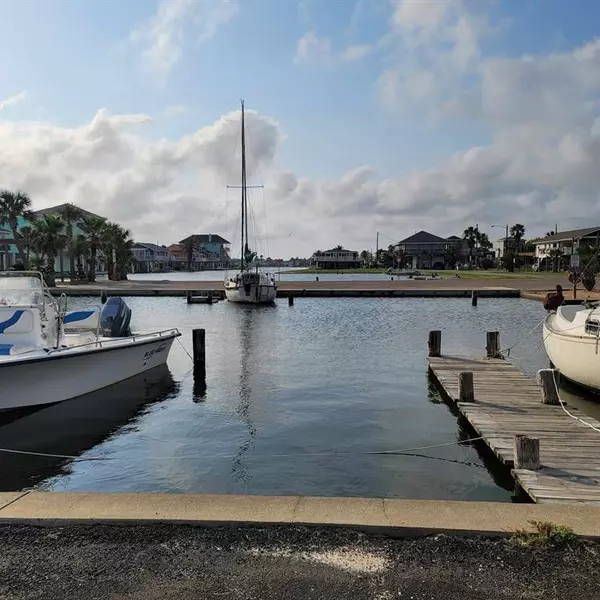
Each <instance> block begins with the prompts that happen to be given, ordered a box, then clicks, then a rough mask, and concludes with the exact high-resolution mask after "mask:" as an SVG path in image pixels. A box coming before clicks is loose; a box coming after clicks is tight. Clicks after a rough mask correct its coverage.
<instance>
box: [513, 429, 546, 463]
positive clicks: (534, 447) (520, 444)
mask: <svg viewBox="0 0 600 600" xmlns="http://www.w3.org/2000/svg"><path fill="white" fill-rule="evenodd" d="M514 444H515V445H514V448H515V455H514V462H515V469H529V470H530V471H537V470H538V469H539V468H540V440H539V439H538V438H531V437H528V436H526V435H515V438H514Z"/></svg>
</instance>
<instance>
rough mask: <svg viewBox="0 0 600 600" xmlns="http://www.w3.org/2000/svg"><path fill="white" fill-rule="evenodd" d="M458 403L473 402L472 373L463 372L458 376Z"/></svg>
mask: <svg viewBox="0 0 600 600" xmlns="http://www.w3.org/2000/svg"><path fill="white" fill-rule="evenodd" d="M458 401H459V402H475V391H474V388H473V373H472V371H463V372H462V373H459V374H458Z"/></svg>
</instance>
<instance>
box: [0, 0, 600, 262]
mask: <svg viewBox="0 0 600 600" xmlns="http://www.w3.org/2000/svg"><path fill="white" fill-rule="evenodd" d="M175 4H180V5H183V4H189V3H188V2H186V0H183V2H177V0H166V1H163V2H157V1H156V0H140V1H117V0H112V1H111V0H105V1H102V2H99V1H91V0H79V1H72V2H68V1H65V0H63V1H58V0H32V1H28V2H14V1H12V0H0V10H1V11H2V15H3V22H4V23H5V27H4V28H3V34H2V36H0V54H1V55H2V56H3V57H4V59H3V60H2V61H1V63H0V103H1V102H2V101H3V100H6V99H11V98H13V99H14V98H15V97H18V100H17V101H11V102H9V103H7V105H6V106H4V107H3V108H2V109H1V113H0V119H1V120H3V121H13V122H20V123H26V122H36V123H38V125H39V124H40V123H45V124H48V125H51V126H52V127H56V128H64V129H73V130H77V128H80V127H82V126H84V125H85V124H87V123H90V121H91V120H92V119H93V117H94V115H95V114H96V113H97V111H98V110H99V109H103V108H104V109H106V110H107V111H108V113H110V114H111V115H121V114H128V115H130V114H136V115H140V114H144V115H148V116H149V117H151V119H152V122H151V123H148V124H147V125H146V126H144V127H143V128H140V129H136V131H135V135H136V136H139V137H140V138H141V139H147V140H154V141H156V140H159V139H161V138H166V139H168V140H171V141H173V142H174V143H175V142H178V141H181V140H182V139H183V138H185V136H189V135H191V134H192V133H193V132H197V131H198V130H200V129H201V128H204V127H209V126H211V125H212V124H213V123H215V122H217V121H218V120H219V119H220V118H221V116H222V115H224V114H227V113H230V112H231V111H236V110H237V108H238V102H239V98H240V97H243V98H244V99H245V100H246V104H247V107H248V108H250V109H253V110H255V111H256V112H257V113H258V115H261V116H265V117H269V118H270V119H273V120H274V121H276V123H277V127H278V131H279V132H280V134H281V135H282V136H285V139H284V141H283V142H281V144H279V146H278V147H277V150H276V151H274V153H273V155H272V156H270V160H269V165H268V166H269V168H272V169H273V170H274V171H275V170H279V171H285V172H293V174H294V177H295V178H296V179H297V180H298V181H300V180H307V181H311V182H319V181H326V182H330V183H332V182H339V181H340V180H343V178H344V177H347V176H348V175H347V174H348V173H351V172H352V171H353V170H355V169H357V168H359V167H361V166H364V165H369V166H370V167H371V168H372V170H373V171H374V173H376V177H377V182H376V183H377V185H375V183H374V184H373V187H374V189H375V188H376V190H375V191H374V190H373V189H369V190H363V191H364V197H362V198H360V199H356V203H355V204H356V206H358V205H360V206H365V205H368V203H369V201H370V194H375V193H376V194H378V199H377V200H373V202H375V204H374V205H373V206H375V205H377V206H379V205H380V204H381V203H382V201H381V197H383V196H385V197H386V201H389V202H392V203H393V201H392V200H390V199H389V198H388V196H387V195H386V192H385V190H383V191H382V189H383V188H382V187H381V186H382V182H383V184H385V182H386V181H387V180H393V181H394V182H395V183H396V184H397V185H402V186H404V187H403V192H401V193H400V192H399V195H406V188H408V189H409V190H411V189H412V188H411V185H412V186H413V187H414V185H416V183H415V184H412V183H411V181H412V179H413V178H415V177H416V176H417V175H415V174H421V179H422V178H423V177H425V175H423V174H425V173H429V177H430V179H429V181H428V182H425V183H423V182H422V181H421V180H419V181H420V187H419V192H418V194H417V193H415V196H417V195H420V194H423V193H424V192H423V187H427V186H430V185H432V184H431V182H432V181H433V182H435V181H438V180H439V178H440V177H441V176H442V175H443V176H444V177H447V175H448V174H447V168H449V167H443V168H442V167H440V165H446V164H447V161H448V160H451V157H453V156H456V155H460V154H461V153H466V152H468V151H469V149H472V148H478V147H483V148H486V149H496V148H497V146H498V140H499V138H500V137H502V134H501V132H500V131H501V130H500V128H499V126H500V125H502V131H509V130H510V131H513V129H514V130H515V131H516V125H517V124H518V125H519V130H520V131H521V132H522V131H523V123H517V121H519V118H518V114H519V113H518V107H515V110H514V111H513V112H511V115H512V116H511V119H512V121H511V122H509V123H508V124H506V123H505V119H506V118H508V117H507V116H506V115H502V119H501V120H502V122H501V123H500V122H499V121H498V118H497V115H498V111H497V110H496V108H493V109H490V108H489V105H488V106H486V102H488V99H489V98H490V92H489V90H490V89H492V88H493V82H492V84H490V80H489V78H488V80H487V85H488V89H486V87H485V86H486V79H485V77H484V75H483V74H484V73H487V72H491V71H486V69H493V68H494V64H496V63H493V61H494V60H496V61H498V60H501V59H505V60H507V61H509V63H507V65H508V66H507V67H506V69H509V68H512V67H513V66H514V67H515V68H529V67H528V65H526V67H523V64H522V61H523V57H526V56H527V57H531V58H530V59H527V60H531V61H533V64H538V63H539V64H540V65H541V67H540V68H541V70H540V71H538V73H543V74H545V73H547V69H546V67H545V66H544V65H545V64H546V63H544V62H543V61H545V60H546V59H547V58H548V57H549V56H552V55H555V54H559V55H561V56H565V57H571V59H572V60H576V58H573V56H574V54H575V53H576V51H577V48H581V47H583V46H585V45H586V44H590V43H592V42H593V40H594V39H595V38H596V37H597V36H598V35H599V34H600V3H598V2H594V1H591V0H579V1H575V2H566V1H565V0H521V1H517V0H505V1H495V2H487V1H486V0H478V1H476V2H475V1H467V0H465V1H464V2H461V1H459V0H448V1H447V2H444V1H443V0H431V1H430V0H356V1H352V0H337V1H336V0H300V1H299V0H242V1H239V2H235V3H229V4H228V6H227V7H225V8H224V7H223V6H219V5H222V4H223V3H220V2H219V1H218V0H206V1H204V2H194V3H191V4H193V6H192V7H190V8H185V9H181V11H180V13H178V10H179V9H177V8H175V9H174V8H173V6H169V5H175ZM440 7H441V9H440ZM170 9H171V10H174V13H178V14H182V15H183V16H182V17H181V16H179V17H174V18H173V19H174V22H175V25H173V23H171V25H169V23H167V24H166V27H167V33H168V35H169V36H170V37H169V44H170V46H169V49H167V50H168V51H169V52H171V51H172V50H173V48H174V49H175V50H174V51H175V55H176V56H175V58H173V55H171V59H169V60H170V62H169V61H168V62H169V64H168V66H166V67H165V64H164V63H163V64H162V66H161V65H157V61H156V60H154V59H156V56H154V59H152V58H149V57H148V48H150V47H151V46H152V45H153V44H157V43H158V44H159V46H158V47H159V50H160V40H158V42H157V36H158V35H159V34H160V32H158V31H157V30H154V31H153V30H152V23H154V24H155V25H156V22H157V19H159V18H160V16H161V14H163V13H164V11H168V10H170ZM161 11H163V13H161ZM219 11H220V12H219ZM432 11H433V12H432ZM438 13H439V15H438V16H436V15H437V14H438ZM215 15H216V16H215ZM432 15H433V16H432ZM163 16H164V15H163ZM153 19H154V21H153ZM177 19H180V20H179V21H178V20H177ZM424 19H425V20H424ZM167 21H168V19H167ZM162 25H163V26H165V23H163V24H162ZM161 31H162V32H163V33H164V30H163V29H161ZM457 32H458V33H457ZM153 36H154V37H153ZM163 41H164V40H163ZM351 48H354V49H355V50H356V52H357V54H355V55H354V58H353V59H350V58H348V57H350V56H352V51H351V50H350V49H351ZM361 48H362V51H361ZM163 50H164V48H163ZM361 52H362V53H363V54H364V56H361V57H359V56H358V55H359V54H361ZM453 53H455V54H456V61H454V62H452V63H448V64H446V63H445V60H446V56H447V55H450V54H453ZM161 60H162V58H161ZM594 60H595V59H594ZM510 61H512V62H510ZM457 65H459V66H457ZM590 68H591V67H590ZM552 69H554V66H552ZM505 72H506V70H503V71H502V73H503V74H504V73H505ZM423 73H426V74H429V75H430V77H429V79H427V81H426V82H425V83H424V84H423V85H424V86H425V87H424V88H423V90H422V91H419V92H418V93H416V92H415V90H421V88H420V87H419V81H421V79H420V77H421V76H422V75H423ZM553 75H554V72H553ZM540 76H541V75H540ZM590 76H591V75H590ZM544 77H545V75H544ZM586 77H587V75H586ZM386 81H387V82H388V85H387V87H386V84H385V82H386ZM494 81H497V78H495V79H494ZM509 81H513V79H510V80H509ZM544 81H546V80H545V79H544ZM579 84H581V87H582V92H581V94H579V93H578V94H577V97H576V99H575V101H580V102H581V104H582V106H583V105H584V104H585V103H586V102H590V101H594V100H597V98H598V89H597V87H595V83H594V85H591V86H590V85H588V84H587V83H586V82H585V77H584V80H583V82H581V81H579V80H578V83H577V85H579ZM556 85H557V86H558V84H556ZM523 86H525V87H526V83H525V84H521V89H519V90H516V91H515V93H514V94H513V93H512V91H511V90H510V89H508V93H509V94H511V95H510V98H511V99H512V98H518V95H519V94H522V93H524V92H525V91H526V90H523V89H522V88H523ZM392 89H393V90H394V91H393V92H392V91H390V90H392ZM557 89H558V88H557ZM385 90H387V92H386V91H385ZM492 91H493V92H494V94H497V93H498V90H497V89H495V88H494V89H493V90H492ZM533 91H535V90H533ZM23 92H24V93H23ZM544 93H545V97H546V98H547V97H548V94H550V96H551V95H552V94H553V93H554V88H552V89H550V90H549V91H548V90H546V91H545V92H544ZM557 93H559V92H557ZM19 94H21V96H19ZM559 96H560V94H559ZM386 98H387V99H386ZM494 101H496V99H495V98H494ZM0 106H2V104H0ZM540 110H543V107H540ZM582 110H583V109H582ZM515 114H516V115H517V117H515V116H514V115H515ZM586 116H589V115H587V113H586ZM548 119H549V120H550V119H554V120H555V121H556V118H555V115H554V113H549V114H548ZM559 120H560V119H559ZM513 125H514V128H513ZM526 125H527V126H529V123H527V124H526ZM591 126H592V125H591V122H590V127H591ZM36 131H37V133H36V135H39V131H38V130H36ZM569 133H572V132H570V130H568V129H563V130H562V131H560V132H554V133H553V135H554V136H555V137H554V138H553V140H554V141H556V142H557V141H558V139H559V137H556V136H562V137H563V138H564V136H567V135H569ZM515 135H516V133H515ZM536 135H541V134H540V133H539V131H537V130H536V132H532V133H531V136H530V140H531V143H533V142H534V141H535V139H536V138H535V136H536ZM543 135H544V136H546V135H548V132H545V133H544V134H543ZM538 141H539V139H538ZM557 143H558V142H557ZM439 169H442V171H441V172H439ZM436 170H438V171H436ZM174 177H175V178H177V177H179V175H177V176H175V175H174ZM274 177H275V175H274ZM16 183H18V181H16ZM513 183H514V182H513ZM332 184H333V183H332ZM543 184H544V185H540V184H539V182H537V183H536V182H531V185H530V190H528V189H527V185H522V182H520V187H519V194H520V196H523V195H524V194H525V195H526V194H528V193H530V194H535V193H537V192H539V193H542V192H543V194H544V201H543V206H542V205H540V207H542V208H543V209H544V210H545V209H546V208H548V206H550V205H551V204H552V202H556V198H554V200H553V199H552V193H551V191H549V190H548V189H547V188H548V185H547V182H543ZM316 185H318V184H316ZM508 187H510V186H508ZM567 187H568V186H567ZM541 188H543V190H542V191H540V189H541ZM558 188H560V189H558ZM564 188H565V184H564V182H562V183H561V184H560V185H558V184H557V193H559V192H560V191H561V190H563V191H564ZM510 189H512V188H510ZM486 191H488V190H486ZM509 191H510V190H509V189H503V190H500V191H499V195H498V198H504V197H505V195H506V194H507V193H508V192H509ZM567 191H568V192H569V193H570V192H571V191H572V190H570V189H569V190H567ZM190 193H191V191H190ZM315 193H317V192H315ZM318 193H321V194H322V193H323V192H322V191H321V192H318ZM336 193H337V191H336ZM436 193H437V194H438V196H439V202H440V203H443V202H444V198H445V197H446V198H450V199H452V201H454V197H455V195H456V194H458V193H460V191H457V190H456V189H453V187H452V186H450V185H447V186H446V188H445V189H442V190H437V191H436ZM490 193H491V192H490ZM331 195H332V196H335V194H333V193H332V194H331ZM425 195H426V194H425ZM50 196H52V197H50ZM592 198H596V196H593V197H592ZM54 199H55V194H51V195H48V197H45V196H44V197H42V198H40V201H41V202H42V203H45V204H47V203H48V202H50V201H53V200H54ZM483 200H484V199H483ZM590 201H591V200H590ZM98 202H100V203H102V202H104V203H105V204H106V203H108V202H109V200H108V199H99V200H98ZM340 202H341V204H343V201H342V200H341V201H340ZM536 202H537V201H536ZM314 204H315V207H318V205H319V201H317V200H315V201H314ZM404 204H405V206H404V209H403V211H394V207H393V206H392V207H390V206H383V205H381V211H380V213H379V214H378V215H375V216H374V218H373V222H372V223H371V226H373V227H377V226H378V222H379V223H383V224H385V223H386V222H388V221H389V220H390V219H392V218H394V219H396V218H397V219H401V218H402V219H404V221H406V223H405V225H402V221H399V222H398V223H395V224H394V228H396V229H397V231H398V233H397V235H396V234H395V233H394V234H392V235H393V236H394V237H401V236H402V234H403V233H406V234H408V233H410V232H411V231H409V230H410V229H413V228H421V227H423V228H429V229H431V230H435V228H436V225H435V223H430V221H431V219H432V216H431V215H432V213H431V206H430V205H431V202H430V199H429V198H427V199H426V201H424V203H423V206H424V210H423V216H424V218H423V219H422V220H421V221H419V220H418V219H416V218H415V209H414V207H412V206H409V205H410V202H409V201H405V202H404ZM476 205H477V202H475V203H474V202H473V201H472V198H471V199H470V200H469V198H467V197H465V206H467V207H468V206H470V207H471V208H473V207H474V208H473V210H471V211H469V210H465V209H464V207H463V208H462V209H461V210H459V208H460V207H457V206H453V207H452V211H453V212H452V211H451V212H452V214H448V215H447V217H446V221H447V222H446V224H445V225H443V226H442V229H443V228H444V227H446V228H447V231H448V233H450V229H452V230H453V231H454V230H455V229H456V228H457V227H459V222H460V220H461V219H478V220H480V221H485V220H486V219H487V220H492V219H498V218H507V219H508V218H509V216H508V215H507V216H506V217H504V215H503V214H501V212H502V211H498V210H495V209H494V210H492V209H490V208H489V207H488V208H485V207H484V208H483V209H482V210H481V217H480V218H478V217H479V215H478V214H477V210H479V209H477V206H476ZM521 205H523V206H524V207H525V208H526V207H527V202H526V201H522V202H521ZM356 206H354V208H356ZM340 208H341V207H340ZM514 208H515V207H513V210H514ZM516 208H519V206H518V205H517V207H516ZM448 210H449V209H448ZM486 211H487V212H486ZM335 214H336V209H335V207H329V208H328V209H327V210H324V211H323V214H322V215H320V214H319V213H318V211H316V210H315V213H314V214H313V215H312V217H314V218H333V217H335ZM359 216H360V211H358V213H357V217H359ZM548 216H550V215H548ZM510 217H511V218H512V219H513V220H515V219H517V215H516V214H515V215H514V216H513V215H510ZM599 217H600V215H599ZM537 220H538V221H539V222H538V223H535V224H534V223H532V224H531V227H540V228H543V227H544V226H543V224H542V222H541V220H540V219H537ZM213 221H214V223H215V224H217V223H218V219H217V218H216V216H215V217H214V219H213ZM357 223H358V221H357ZM403 227H404V229H403ZM338 229H339V231H337V232H336V235H338V238H337V239H339V235H340V234H343V232H345V231H347V226H346V225H344V226H340V227H339V228H338ZM147 231H148V234H151V233H154V230H153V229H152V227H150V226H148V229H147ZM344 235H345V234H344ZM369 236H371V233H370V232H369V235H367V232H366V231H364V232H362V231H361V232H360V233H357V234H356V237H358V238H359V239H361V240H363V239H367V238H368V237H369ZM371 237H372V236H371ZM348 238H349V239H348V243H350V240H351V239H352V238H351V236H350V235H348ZM298 244H299V245H300V242H298ZM300 247H301V248H302V249H304V248H305V247H306V248H307V249H308V240H307V241H306V244H305V243H302V244H301V246H299V250H300ZM282 251H283V250H282Z"/></svg>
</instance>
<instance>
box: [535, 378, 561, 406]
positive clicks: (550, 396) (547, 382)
mask: <svg viewBox="0 0 600 600" xmlns="http://www.w3.org/2000/svg"><path fill="white" fill-rule="evenodd" d="M557 376H558V371H556V369H540V370H539V371H538V372H537V377H536V379H537V382H538V385H539V386H540V389H541V390H542V404H550V405H552V406H560V398H559V397H558V392H557V389H556V383H555V381H556V379H555V377H557Z"/></svg>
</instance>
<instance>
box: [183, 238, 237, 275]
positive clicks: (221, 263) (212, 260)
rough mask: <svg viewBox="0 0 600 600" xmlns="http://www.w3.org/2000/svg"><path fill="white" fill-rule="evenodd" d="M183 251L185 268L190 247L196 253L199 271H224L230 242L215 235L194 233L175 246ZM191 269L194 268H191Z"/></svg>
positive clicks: (226, 265) (227, 262)
mask: <svg viewBox="0 0 600 600" xmlns="http://www.w3.org/2000/svg"><path fill="white" fill-rule="evenodd" d="M177 245H178V246H181V247H182V248H184V249H185V256H186V266H187V261H188V254H189V248H190V245H191V247H192V249H193V252H195V253H196V257H197V259H198V260H197V261H196V260H195V261H193V262H197V264H198V266H199V270H203V269H226V268H228V266H229V263H230V258H229V250H230V247H231V242H228V241H227V240H226V239H225V238H223V237H221V236H220V235H218V234H215V233H195V234H193V235H189V236H188V237H186V238H185V239H183V240H180V241H179V243H178V244H177ZM192 268H194V267H193V266H192Z"/></svg>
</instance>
